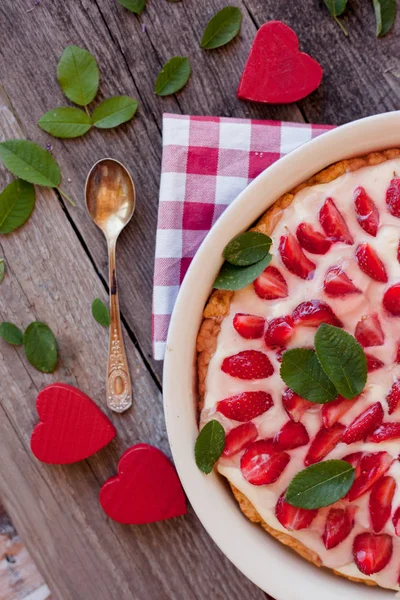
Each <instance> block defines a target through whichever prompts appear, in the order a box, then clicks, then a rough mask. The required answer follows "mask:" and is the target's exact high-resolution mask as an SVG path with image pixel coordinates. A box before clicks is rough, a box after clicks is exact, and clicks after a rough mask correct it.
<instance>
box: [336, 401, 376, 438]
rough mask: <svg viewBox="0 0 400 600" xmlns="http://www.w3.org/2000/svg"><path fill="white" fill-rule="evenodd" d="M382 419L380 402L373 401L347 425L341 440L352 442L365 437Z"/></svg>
mask: <svg viewBox="0 0 400 600" xmlns="http://www.w3.org/2000/svg"><path fill="white" fill-rule="evenodd" d="M382 421H383V408H382V404H381V403H380V402H375V404H372V406H370V407H368V408H367V409H366V410H364V411H363V412H362V413H361V414H360V415H358V417H356V418H355V419H354V421H353V422H352V423H350V425H349V426H348V427H347V429H346V431H345V432H344V434H343V437H342V442H344V443H345V444H352V443H353V442H358V441H360V440H365V438H366V437H367V436H368V435H369V434H370V433H372V432H373V431H375V429H376V428H377V427H379V425H380V424H381V423H382Z"/></svg>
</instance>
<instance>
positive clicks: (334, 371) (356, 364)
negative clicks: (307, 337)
mask: <svg viewBox="0 0 400 600" xmlns="http://www.w3.org/2000/svg"><path fill="white" fill-rule="evenodd" d="M314 343H315V352H316V355H317V358H318V361H319V363H320V365H321V367H322V368H323V370H324V371H325V373H326V375H327V376H328V377H329V379H330V380H331V381H332V383H333V385H334V386H335V388H336V390H337V392H338V393H339V394H340V395H341V396H343V397H344V398H347V399H348V400H350V399H352V398H355V397H356V396H358V395H359V394H361V392H362V391H363V389H364V387H365V384H366V382H367V374H368V368H367V358H366V356H365V353H364V350H363V349H362V346H361V345H360V344H359V343H358V342H357V340H356V339H355V338H354V337H353V336H352V335H350V334H349V333H347V332H346V331H344V330H343V329H340V328H339V327H335V326H333V325H327V324H326V323H322V325H320V326H319V327H318V331H317V333H316V335H315V340H314Z"/></svg>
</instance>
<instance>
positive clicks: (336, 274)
mask: <svg viewBox="0 0 400 600" xmlns="http://www.w3.org/2000/svg"><path fill="white" fill-rule="evenodd" d="M324 291H325V294H327V295H328V296H348V295H349V294H361V290H359V289H358V288H357V287H356V286H355V285H354V283H353V282H352V280H351V279H350V278H349V277H348V276H347V275H346V273H345V272H344V271H343V270H342V268H341V267H331V268H330V269H328V270H327V272H326V273H325V279H324Z"/></svg>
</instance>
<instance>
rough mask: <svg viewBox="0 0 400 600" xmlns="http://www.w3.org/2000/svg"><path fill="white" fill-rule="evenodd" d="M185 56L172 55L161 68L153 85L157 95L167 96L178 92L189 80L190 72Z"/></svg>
mask: <svg viewBox="0 0 400 600" xmlns="http://www.w3.org/2000/svg"><path fill="white" fill-rule="evenodd" d="M191 72H192V71H191V68H190V64H189V60H188V59H187V58H186V56H174V57H173V58H171V59H170V60H169V61H168V62H166V63H165V65H164V66H163V68H162V69H161V71H160V73H159V75H158V77H157V79H156V83H155V86H154V91H155V93H156V94H157V95H158V96H169V95H170V94H175V93H176V92H179V90H181V89H182V88H183V87H184V86H185V85H186V84H187V82H188V81H189V77H190V74H191Z"/></svg>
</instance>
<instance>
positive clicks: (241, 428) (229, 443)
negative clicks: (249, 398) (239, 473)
mask: <svg viewBox="0 0 400 600" xmlns="http://www.w3.org/2000/svg"><path fill="white" fill-rule="evenodd" d="M257 436H258V431H257V427H256V426H255V425H254V423H252V422H251V421H248V422H247V423H243V425H238V426H237V427H235V428H234V429H231V430H230V432H229V433H228V435H227V436H226V438H225V448H224V451H223V453H222V455H223V456H233V455H234V454H237V453H238V452H240V451H241V450H243V448H246V446H248V445H249V444H251V442H254V440H256V439H257Z"/></svg>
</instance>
